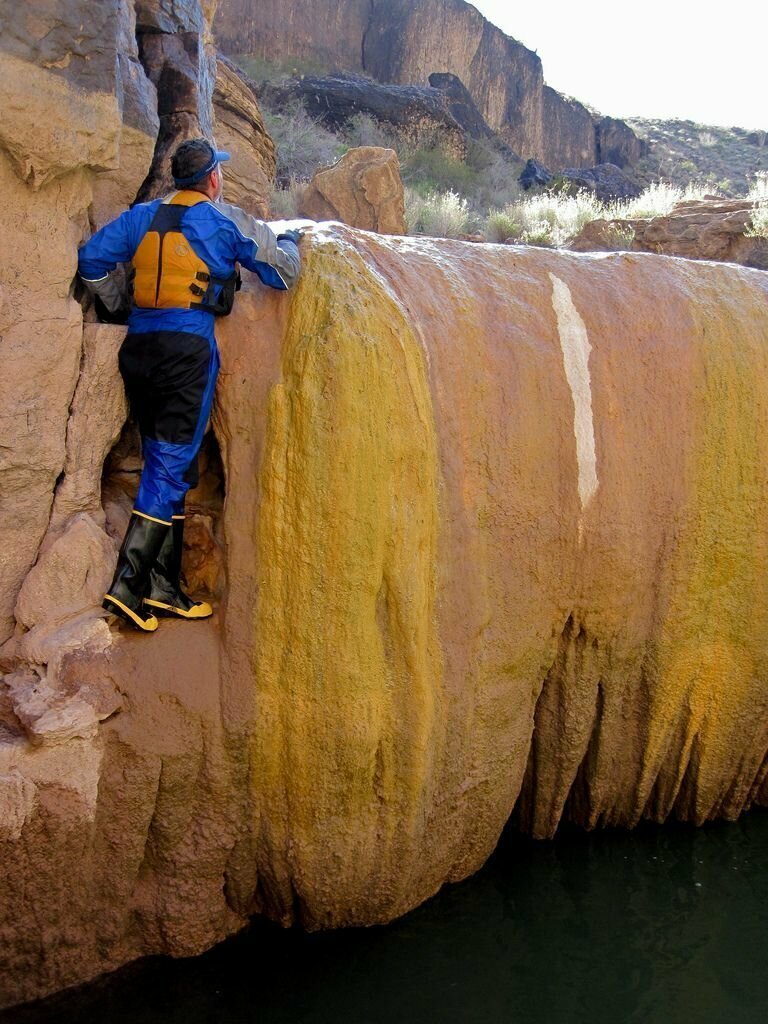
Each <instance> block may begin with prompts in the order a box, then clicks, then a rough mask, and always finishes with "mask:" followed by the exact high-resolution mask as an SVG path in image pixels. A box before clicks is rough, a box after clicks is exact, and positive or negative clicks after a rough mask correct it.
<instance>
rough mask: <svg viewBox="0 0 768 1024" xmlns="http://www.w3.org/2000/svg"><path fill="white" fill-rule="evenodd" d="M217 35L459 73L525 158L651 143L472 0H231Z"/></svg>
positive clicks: (588, 160)
mask: <svg viewBox="0 0 768 1024" xmlns="http://www.w3.org/2000/svg"><path fill="white" fill-rule="evenodd" d="M214 34H215V38H216V43H217V45H218V46H219V47H220V48H221V50H222V51H223V52H224V53H228V54H240V53H249V54H254V55H256V56H258V57H261V58H263V59H264V60H267V61H277V62H283V63H286V64H289V63H290V61H291V60H292V59H293V60H296V61H297V62H299V63H303V62H308V63H309V65H310V66H318V67H320V68H323V69H329V70H333V69H339V70H346V71H356V72H360V71H363V72H365V73H367V74H369V75H371V76H373V78H375V79H378V80H379V81H381V82H393V83H398V84H402V85H421V86H425V85H428V84H429V76H430V74H432V73H433V72H437V73H439V72H449V73H451V74H454V75H456V76H458V78H460V79H461V81H462V82H463V83H464V85H465V86H466V87H467V89H468V90H469V92H470V94H471V96H472V99H473V100H474V102H475V104H476V105H477V107H478V109H479V110H480V113H481V114H482V115H483V117H484V118H485V120H486V121H487V123H488V124H489V125H490V127H491V128H492V129H494V131H497V132H498V133H499V134H500V135H501V137H502V138H503V139H504V141H505V142H506V143H507V144H508V145H509V146H510V147H511V148H512V149H513V150H514V151H515V152H516V153H518V154H519V155H520V156H521V157H522V158H523V159H524V160H528V159H530V158H533V159H536V160H539V161H541V162H542V163H545V164H547V165H548V166H550V167H552V168H562V167H568V166H572V167H587V166H591V165H593V164H595V163H600V162H604V161H610V162H612V163H615V164H618V165H619V166H625V165H626V164H631V163H634V162H635V161H636V160H637V159H639V157H640V156H641V155H642V154H643V153H644V152H645V144H644V142H643V141H642V140H641V139H639V138H638V137H637V136H636V135H635V134H634V132H633V131H632V130H631V128H629V126H627V125H626V124H624V122H621V121H617V120H615V119H614V118H610V117H603V118H601V117H599V116H593V115H592V114H591V113H590V111H589V110H587V108H586V107H585V106H583V105H582V104H581V103H579V102H578V101H577V100H574V99H572V98H570V97H566V96H563V95H562V94H560V93H559V92H557V91H556V90H555V89H552V88H550V87H549V86H547V85H545V84H544V74H543V70H542V65H541V60H540V59H539V57H538V55H537V54H536V53H534V52H533V51H531V50H529V49H528V48H527V47H525V46H523V45H522V43H519V42H518V41H517V40H516V39H513V38H511V37H510V36H507V35H505V33H504V32H502V31H501V29H498V28H496V26H495V25H492V24H491V23H490V22H489V21H487V20H486V19H485V18H484V17H483V16H482V15H481V14H480V12H479V11H478V10H477V9H476V8H475V7H473V6H472V5H471V4H469V3H465V0H415V2H414V0H342V2H338V0H290V2H289V3H285V2H282V3H280V2H278V0H260V2H259V3H258V4H255V3H253V0H221V2H220V3H219V7H218V11H217V15H216V19H215V21H214Z"/></svg>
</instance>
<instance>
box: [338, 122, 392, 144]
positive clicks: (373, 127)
mask: <svg viewBox="0 0 768 1024" xmlns="http://www.w3.org/2000/svg"><path fill="white" fill-rule="evenodd" d="M342 137H343V139H344V141H345V142H346V144H347V145H348V146H349V147H350V148H352V147H356V146H381V147H383V148H384V149H394V150H397V149H398V148H399V143H398V139H397V136H396V135H395V133H394V131H392V130H391V129H389V128H387V127H386V126H385V125H382V124H380V123H379V122H378V121H377V120H376V119H375V118H373V117H371V115H370V114H355V115H354V117H351V118H350V119H349V121H348V122H347V124H346V125H345V126H344V130H343V132H342Z"/></svg>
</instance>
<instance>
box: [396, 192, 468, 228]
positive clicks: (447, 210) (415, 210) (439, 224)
mask: <svg viewBox="0 0 768 1024" xmlns="http://www.w3.org/2000/svg"><path fill="white" fill-rule="evenodd" d="M405 221H406V225H407V227H408V232H409V234H415V233H418V234H423V235H431V236H432V237H434V238H458V236H459V235H463V234H466V232H467V230H468V229H469V227H470V211H469V203H468V202H467V200H466V199H465V198H464V197H463V196H460V195H459V194H458V192H453V191H452V190H451V189H448V190H447V191H445V192H437V191H436V192H428V193H427V194H426V195H421V194H420V193H419V192H417V191H416V189H413V188H410V187H406V190H405Z"/></svg>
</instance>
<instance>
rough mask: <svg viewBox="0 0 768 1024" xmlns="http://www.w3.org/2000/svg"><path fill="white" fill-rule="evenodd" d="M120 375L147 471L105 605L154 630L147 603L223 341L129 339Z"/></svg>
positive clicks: (165, 334)
mask: <svg viewBox="0 0 768 1024" xmlns="http://www.w3.org/2000/svg"><path fill="white" fill-rule="evenodd" d="M120 370H121V373H122V375H123V378H124V380H125V383H126V389H127V391H128V395H129V398H130V399H131V405H132V407H133V409H134V411H135V414H136V416H137V419H138V421H139V429H140V432H141V437H142V448H143V455H144V468H143V470H142V474H141V481H140V484H139V492H138V494H137V496H136V503H135V506H134V509H133V512H132V514H131V521H130V523H129V526H128V530H127V531H126V536H125V538H124V540H123V545H122V546H121V549H120V554H119V556H118V562H117V568H116V570H115V577H114V579H113V581H112V584H111V585H110V587H109V589H108V591H107V593H106V594H105V597H104V607H105V608H108V609H109V610H110V611H113V612H115V613H116V614H118V615H121V616H122V617H123V618H125V619H127V620H128V621H129V622H131V623H132V625H134V626H136V627H137V628H139V629H143V630H145V631H153V630H154V629H156V628H157V619H156V617H155V615H154V613H153V612H152V610H151V609H150V608H148V607H145V605H144V599H145V598H146V597H148V596H149V594H150V589H151V570H152V568H153V566H154V565H155V563H156V562H157V559H158V557H159V556H160V553H161V551H162V550H163V547H164V546H167V544H168V542H169V538H172V523H173V515H174V512H175V511H176V510H178V509H179V508H180V507H181V508H183V504H184V497H185V495H186V492H187V489H188V487H189V483H188V481H187V479H185V477H186V475H187V472H188V470H189V466H190V464H191V462H192V460H193V459H195V458H196V456H197V451H198V449H199V447H200V442H201V441H202V433H203V431H204V429H205V422H206V420H207V417H208V413H209V412H210V405H211V402H212V399H213V386H214V384H215V375H216V372H217V370H218V353H217V352H216V343H215V341H213V339H207V338H204V337H202V336H199V335H195V334H188V333H182V332H170V331H153V332H148V333H145V334H129V335H128V336H126V339H125V341H124V343H123V346H122V348H121V350H120ZM211 377H212V378H213V379H211ZM206 404H207V409H205V406H206ZM204 409H205V419H204V420H203V423H202V427H200V419H201V417H202V415H203V412H204ZM198 435H199V436H198Z"/></svg>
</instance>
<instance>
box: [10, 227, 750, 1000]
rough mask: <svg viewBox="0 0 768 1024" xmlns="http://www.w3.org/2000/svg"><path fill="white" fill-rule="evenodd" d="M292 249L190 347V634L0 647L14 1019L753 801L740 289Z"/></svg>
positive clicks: (657, 271)
mask: <svg viewBox="0 0 768 1024" xmlns="http://www.w3.org/2000/svg"><path fill="white" fill-rule="evenodd" d="M302 248H303V252H304V256H305V267H304V272H303V275H302V278H301V280H300V283H299V285H298V288H297V290H296V292H295V293H294V294H289V295H286V294H281V293H277V292H272V291H268V290H266V289H264V288H262V287H261V286H260V285H258V284H254V283H253V282H252V281H250V282H249V284H248V286H247V288H246V289H245V291H244V292H243V293H241V297H240V302H239V306H238V311H237V313H236V314H235V315H234V316H233V317H232V318H230V319H229V320H228V321H227V322H225V323H222V325H221V330H220V341H221V348H222V356H223V373H222V377H221V384H220V389H219V394H218V400H217V408H216V415H215V431H216V435H217V437H218V440H219V443H220V445H221V450H222V457H223V461H224V468H225V475H226V486H227V495H226V503H225V506H224V512H223V520H222V525H223V531H224V533H223V535H224V540H225V550H226V564H225V570H226V586H225V588H224V591H223V594H222V599H221V603H220V606H219V610H218V613H217V616H216V618H215V619H214V620H213V621H211V622H208V623H199V624H189V623H164V624H163V625H162V627H161V629H160V631H159V632H158V634H157V635H156V636H153V637H151V638H146V637H142V636H134V635H124V634H123V635H117V634H115V633H109V631H108V630H107V634H108V635H106V634H104V633H102V632H100V631H99V630H101V629H103V628H104V624H103V621H102V620H101V619H98V617H97V618H96V620H93V619H90V620H89V619H88V617H87V616H85V617H84V618H83V619H82V620H81V627H82V624H83V622H85V623H89V622H90V625H89V627H88V628H89V632H88V633H87V637H88V640H87V643H85V644H81V645H80V646H77V645H76V644H75V645H74V646H73V645H70V646H67V643H66V628H65V627H66V626H67V624H66V623H65V624H64V626H58V627H56V629H54V627H53V626H47V627H46V630H44V631H43V632H44V635H43V636H39V638H38V639H35V633H36V630H40V627H39V626H38V627H35V629H33V630H31V631H30V632H29V633H28V634H23V636H21V637H20V638H17V640H16V641H15V644H16V647H15V648H14V649H13V650H9V649H8V645H6V655H5V656H6V657H7V658H9V657H10V656H11V654H12V655H13V657H14V658H15V666H14V667H13V671H11V672H9V675H10V676H11V679H10V681H9V680H8V679H6V680H5V681H4V684H3V686H2V687H0V690H2V696H0V711H2V709H3V708H5V712H4V714H5V718H4V721H5V725H4V730H5V733H4V735H5V736H6V739H5V741H4V742H2V743H0V766H1V770H0V776H1V777H2V780H1V781H2V785H1V786H0V791H1V793H0V800H2V801H3V802H4V805H7V808H8V813H7V820H8V822H9V824H8V826H7V831H8V832H9V833H10V838H9V839H8V840H7V841H6V844H5V848H4V851H3V854H4V855H3V860H2V863H3V870H2V873H1V874H0V887H1V888H2V898H1V899H0V906H1V907H2V908H3V913H4V914H5V918H4V920H3V923H2V927H3V929H4V934H5V935H10V936H11V937H12V941H11V942H10V943H9V944H7V949H8V956H7V960H6V963H5V964H4V970H5V972H6V974H5V978H6V980H5V986H6V990H7V991H10V992H11V993H12V997H15V998H24V997H30V996H31V995H34V994H38V993H40V992H41V991H46V990H50V989H53V988H57V987H61V986H62V985H65V984H70V983H73V982H74V981H76V980H79V979H81V978H85V977H88V976H91V975H93V974H94V973H97V972H99V971H101V970H105V969H108V968H110V967H113V966H115V965H117V964H119V963H121V962H124V961H125V960H127V959H130V958H132V957H136V956H139V955H141V954H143V953H148V952H157V951H164V952H170V953H173V954H176V955H180V954H184V955H187V954H191V953H194V952H197V951H199V950H202V949H204V948H206V947H207V946H208V945H210V944H212V943H213V942H215V941H217V940H218V939H220V938H222V937H223V936H224V935H226V934H228V933H230V932H231V931H233V930H235V929H237V928H239V927H241V926H242V925H243V924H244V923H245V921H246V920H247V918H248V916H249V914H252V913H254V912H262V913H266V914H269V915H270V916H272V917H274V918H276V919H277V920H280V921H282V922H283V923H286V924H287V923H289V922H291V921H299V922H300V923H301V924H302V925H304V926H305V927H307V928H311V929H314V928H320V927H334V926H338V925H347V924H369V923H373V922H382V921H387V920H390V919H392V918H393V917H395V916H397V915H399V914H402V913H404V912H405V911H406V910H408V909H409V908H411V907H413V906H415V905H417V904H418V903H419V902H421V901H422V900H424V899H426V898H427V897H429V896H430V895H431V894H432V893H434V892H435V891H436V890H437V889H438V888H439V887H440V886H441V885H442V884H444V883H445V882H446V881H456V880H459V879H461V878H464V877H465V876H466V875H467V874H469V873H471V872H472V871H475V870H477V869H478V868H479V867H480V866H481V865H482V863H483V862H484V861H485V859H486V858H487V857H488V855H489V854H490V852H491V851H492V850H493V848H494V846H495V843H496V841H497V839H498V836H499V834H500V832H501V830H502V828H503V826H504V824H505V822H506V821H507V820H508V818H509V817H510V815H511V814H512V813H513V811H515V809H516V815H517V818H518V820H519V821H520V823H521V825H522V826H523V827H524V828H526V829H528V830H530V831H531V832H532V833H533V834H534V835H537V836H548V835H551V834H552V832H553V831H554V829H555V828H556V827H557V824H558V822H559V821H561V820H563V819H566V820H570V821H574V822H578V823H581V824H583V825H586V826H588V827H592V826H594V825H598V824H614V825H625V826H632V825H634V824H635V823H637V822H638V821H639V820H641V819H642V818H651V819H654V820H663V819H664V818H666V817H667V816H669V815H670V814H673V815H675V816H677V817H681V818H683V819H685V820H689V821H692V822H702V821H704V820H707V819H708V818H711V817H716V816H725V817H733V816H735V815H737V814H738V813H739V812H740V811H742V810H743V809H744V808H745V807H748V806H749V805H750V804H751V803H753V802H755V801H757V802H762V803H765V802H768V788H767V786H766V782H765V779H766V750H767V749H768V731H767V728H766V725H765V723H766V721H768V718H767V716H766V711H768V676H767V675H766V655H767V654H768V649H767V648H766V641H765V637H766V635H768V630H767V628H766V627H767V625H768V623H767V622H766V619H768V600H766V594H765V588H764V586H763V580H764V574H765V573H764V568H765V563H766V556H767V555H768V540H766V538H768V511H766V503H765V501H764V494H765V490H766V487H768V452H766V449H765V447H764V445H763V444H762V435H763V433H764V426H765V424H766V423H768V385H767V384H766V383H765V382H766V381H767V380H768V348H767V347H766V344H765V338H766V330H767V329H768V304H767V303H766V298H768V279H766V277H765V275H764V274H763V273H762V272H761V271H757V270H750V269H745V268H741V267H736V266H733V265H726V264H715V263H709V262H707V263H696V262H694V261H686V260H680V259H669V258H666V257H663V256H656V255H652V254H647V253H617V254H605V255H583V254H575V253H564V252H553V251H546V250H539V249H535V248H530V247H513V246H506V247H498V246H478V245H472V244H469V243H461V242H450V241H433V240H430V239H420V240H414V239H410V238H402V239H398V238H395V237H390V236H380V235H376V234H373V233H369V232H360V231H355V230H353V229H351V228H346V227H343V226H338V227H334V228H322V227H321V228H320V229H317V230H316V231H315V232H314V233H311V234H310V235H309V236H308V237H307V238H306V239H305V241H304V242H303V243H302ZM78 528H79V527H78ZM83 529H85V526H84V527H83ZM88 529H90V527H88ZM64 536H65V537H66V536H67V535H66V534H65V535H64ZM54 551H55V549H54V547H52V548H51V549H50V555H51V558H52V557H53V554H54ZM42 571H43V570H42V569H41V572H42ZM30 587H31V584H30ZM96 627H98V628H96ZM69 628H70V629H72V628H73V627H71V626H70V627H69ZM27 637H29V638H30V639H29V641H27V640H26V638H27ZM46 638H47V642H48V643H49V645H50V644H51V643H54V644H58V645H59V649H60V650H61V651H62V652H63V655H62V657H61V658H60V659H59V662H58V663H57V664H56V671H55V675H54V677H53V679H54V689H55V691H56V696H55V699H54V700H53V704H52V708H53V715H52V716H51V717H50V718H49V719H48V720H46V719H44V718H43V714H42V705H41V700H42V701H44V700H51V696H50V694H48V695H46V694H45V693H43V694H42V697H41V696H40V693H39V692H38V691H39V686H38V689H37V690H35V687H34V685H33V683H34V680H33V679H31V678H30V676H29V672H30V671H32V670H33V668H34V665H35V664H37V662H36V661H35V651H36V650H40V652H41V656H42V657H45V658H49V659H50V658H51V657H52V655H51V653H50V649H49V650H48V652H47V653H46V650H45V648H44V647H42V648H41V647H40V645H41V644H44V643H45V642H46ZM25 644H26V646H24V645H25ZM35 645H37V646H35ZM25 673H27V674H26V675H25ZM50 678H51V677H50V674H49V677H48V681H47V682H46V680H43V681H42V683H41V684H40V685H44V684H45V685H49V686H50ZM75 683H76V685H77V687H78V688H77V689H76V688H75ZM30 687H32V690H30ZM105 688H106V689H105ZM84 705H86V706H84ZM119 708H122V710H119ZM105 714H106V715H107V716H110V717H107V719H106V720H103V718H104V715H105ZM41 720H42V724H39V723H40V722H41ZM99 720H101V725H99V724H98V723H99ZM43 834H44V835H45V841H44V842H43V841H42V839H41V836H42V835H43ZM118 837H119V841H118ZM30 877H34V878H35V880H36V881H35V886H34V887H30V886H29V884H28V883H27V882H24V884H22V882H23V880H25V879H29V878H30ZM73 879H74V880H75V881H76V882H77V884H78V891H79V892H81V893H82V894H83V896H82V898H81V899H80V900H78V901H72V900H71V899H69V898H68V893H69V892H70V891H71V886H72V884H73ZM22 894H23V898H22ZM41 922H44V923H45V928H44V932H43V931H41V930H40V929H41V927H42V925H41Z"/></svg>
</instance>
